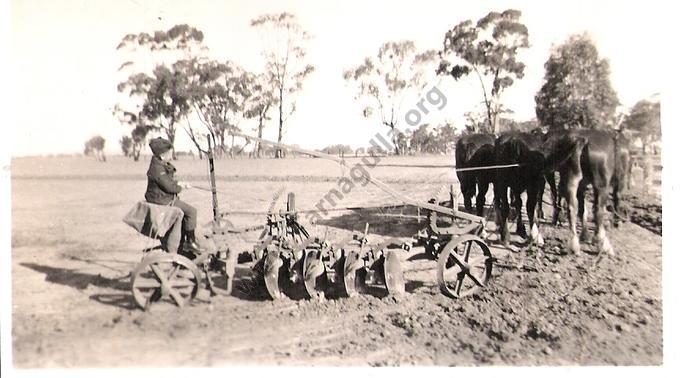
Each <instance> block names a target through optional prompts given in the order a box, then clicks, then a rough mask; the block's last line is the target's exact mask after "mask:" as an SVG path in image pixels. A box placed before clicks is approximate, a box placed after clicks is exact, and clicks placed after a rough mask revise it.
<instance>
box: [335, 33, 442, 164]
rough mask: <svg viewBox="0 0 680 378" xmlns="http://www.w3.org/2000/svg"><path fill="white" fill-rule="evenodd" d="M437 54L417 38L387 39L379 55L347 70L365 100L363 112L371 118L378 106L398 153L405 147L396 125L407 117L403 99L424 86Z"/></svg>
mask: <svg viewBox="0 0 680 378" xmlns="http://www.w3.org/2000/svg"><path fill="white" fill-rule="evenodd" d="M435 54H436V52H435V51H434V50H429V51H425V52H422V53H420V52H418V51H417V50H416V46H415V43H414V42H413V41H397V42H386V43H384V44H383V45H382V46H380V48H379V49H378V53H377V55H376V56H375V57H367V58H365V59H364V61H363V63H361V64H359V65H358V66H356V67H353V68H350V69H348V70H346V71H345V72H344V73H343V78H344V79H345V80H346V81H347V82H348V83H350V84H354V86H355V90H356V95H355V99H356V100H359V101H362V102H363V106H364V108H363V110H362V114H363V116H364V117H365V118H371V117H372V116H373V114H374V112H375V110H377V111H378V113H379V121H380V122H381V124H382V125H384V126H387V127H388V128H389V129H390V134H391V137H392V144H394V147H395V154H397V155H399V154H400V153H401V151H400V148H399V147H400V146H399V141H398V133H397V132H396V131H397V130H396V127H397V126H398V124H399V120H400V119H406V114H405V113H404V114H402V113H401V104H402V101H403V100H404V97H405V96H407V95H409V94H414V93H416V94H417V93H419V92H420V91H421V90H422V89H423V87H424V85H425V84H426V79H427V77H426V73H427V72H428V71H429V69H431V67H430V64H431V63H433V61H434V58H435ZM407 122H408V119H407ZM409 124H410V123H409ZM416 124H417V122H416V123H414V124H412V125H411V126H416Z"/></svg>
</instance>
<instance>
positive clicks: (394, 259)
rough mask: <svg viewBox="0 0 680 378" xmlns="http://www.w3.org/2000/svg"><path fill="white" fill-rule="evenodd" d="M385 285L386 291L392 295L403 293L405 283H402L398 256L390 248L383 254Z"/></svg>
mask: <svg viewBox="0 0 680 378" xmlns="http://www.w3.org/2000/svg"><path fill="white" fill-rule="evenodd" d="M384 259H385V262H384V265H383V269H384V273H385V287H386V288H387V292H388V293H390V294H392V295H404V292H405V291H406V285H405V283H404V272H403V270H402V269H401V263H400V262H399V256H397V253H396V252H395V251H392V250H388V251H387V252H385V255H384Z"/></svg>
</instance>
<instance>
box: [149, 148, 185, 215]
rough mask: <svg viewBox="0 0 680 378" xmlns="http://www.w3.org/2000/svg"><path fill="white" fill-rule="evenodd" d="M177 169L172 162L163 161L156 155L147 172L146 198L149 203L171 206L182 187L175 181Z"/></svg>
mask: <svg viewBox="0 0 680 378" xmlns="http://www.w3.org/2000/svg"><path fill="white" fill-rule="evenodd" d="M175 171H177V169H176V168H175V167H174V166H173V165H172V164H170V162H166V161H163V160H161V159H159V158H158V157H157V156H155V155H154V157H153V158H151V164H149V171H148V172H146V176H147V178H148V184H147V186H146V193H145V194H144V198H146V201H147V202H151V203H155V204H158V205H169V204H170V203H171V202H172V200H173V199H174V198H175V196H176V195H177V194H179V192H181V191H182V187H181V186H179V185H178V184H177V181H175Z"/></svg>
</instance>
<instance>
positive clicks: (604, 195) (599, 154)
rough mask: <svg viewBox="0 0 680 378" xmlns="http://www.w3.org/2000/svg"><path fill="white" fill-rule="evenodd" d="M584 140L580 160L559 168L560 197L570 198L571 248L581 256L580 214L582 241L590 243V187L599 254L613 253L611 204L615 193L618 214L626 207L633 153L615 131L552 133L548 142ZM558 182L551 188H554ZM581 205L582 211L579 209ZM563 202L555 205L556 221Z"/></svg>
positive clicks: (614, 199)
mask: <svg viewBox="0 0 680 378" xmlns="http://www.w3.org/2000/svg"><path fill="white" fill-rule="evenodd" d="M575 138H581V139H583V140H585V141H586V143H585V146H584V147H583V150H582V151H581V153H580V154H579V156H578V160H573V161H571V163H570V164H566V165H563V166H562V167H560V168H559V174H560V184H559V195H560V197H562V196H563V197H565V198H566V199H567V207H568V213H569V227H570V232H571V237H570V240H569V243H568V249H569V250H571V251H573V252H574V253H577V254H578V253H580V243H579V238H578V236H577V232H576V215H577V214H578V216H579V218H580V219H581V225H582V231H581V238H580V239H581V241H586V242H587V241H590V237H589V233H588V227H587V213H586V211H585V210H586V209H585V192H586V189H587V187H588V185H591V186H592V187H593V195H594V199H593V213H594V215H595V225H596V234H595V237H596V239H595V241H596V243H597V247H598V251H599V252H606V253H609V254H613V253H614V250H613V248H612V246H611V243H610V242H609V239H608V238H607V236H606V232H605V224H606V221H607V210H606V208H607V201H608V199H609V193H610V192H612V200H613V208H614V211H616V212H620V211H622V210H623V208H624V206H623V204H622V203H621V197H622V194H623V192H624V190H625V189H626V186H627V184H628V180H629V176H630V152H629V143H628V140H627V139H626V138H625V137H623V136H622V135H620V133H618V132H614V131H604V130H591V129H575V130H559V131H552V132H550V133H549V135H548V138H547V139H548V140H553V141H556V140H562V141H567V142H568V141H569V140H573V139H575ZM554 185H555V184H554V182H553V183H551V186H554ZM577 206H578V209H577ZM559 210H560V207H559V199H558V200H556V201H555V203H554V212H553V222H556V220H557V219H558V216H559Z"/></svg>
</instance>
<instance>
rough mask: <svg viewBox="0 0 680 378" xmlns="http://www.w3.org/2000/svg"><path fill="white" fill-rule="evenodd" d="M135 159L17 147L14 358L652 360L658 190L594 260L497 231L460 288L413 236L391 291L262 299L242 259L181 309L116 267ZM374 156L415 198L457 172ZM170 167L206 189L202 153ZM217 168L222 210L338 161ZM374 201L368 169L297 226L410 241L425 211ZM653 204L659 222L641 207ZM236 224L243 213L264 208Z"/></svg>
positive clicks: (329, 180)
mask: <svg viewBox="0 0 680 378" xmlns="http://www.w3.org/2000/svg"><path fill="white" fill-rule="evenodd" d="M350 162H352V161H350ZM147 164H148V162H146V161H140V162H137V163H134V162H132V161H129V160H124V159H122V158H113V159H110V161H109V162H107V163H104V164H102V163H96V162H94V161H92V160H87V159H83V158H40V159H39V158H23V159H14V160H13V161H12V286H13V287H12V294H13V295H12V305H13V309H12V310H13V326H12V328H13V329H12V336H13V348H14V354H13V356H14V361H13V362H14V365H15V367H17V368H74V367H78V368H90V367H168V366H225V365H262V364H266V365H304V366H307V365H333V366H337V365H358V366H366V365H370V366H384V365H421V366H422V365H445V366H448V365H455V366H460V365H659V364H661V363H662V361H663V353H662V350H663V344H662V287H661V273H662V266H661V244H662V237H661V235H660V233H661V228H660V225H661V206H660V205H661V203H660V201H659V200H656V199H653V198H651V199H649V198H648V199H646V200H644V201H640V200H639V198H638V200H637V202H636V204H635V206H634V207H635V209H634V212H635V211H637V213H634V214H639V217H638V218H640V217H643V218H644V222H647V223H649V224H652V225H654V224H656V223H658V232H656V231H655V230H656V229H655V228H654V227H651V228H652V231H650V230H648V228H650V227H648V225H647V224H643V223H644V222H637V223H641V224H643V226H645V227H647V228H643V227H641V226H640V225H638V224H636V223H633V222H628V223H625V224H623V225H622V226H620V227H619V228H613V229H612V230H611V231H610V238H611V240H612V243H613V245H614V248H615V250H616V255H615V256H613V257H604V258H601V259H600V256H597V255H596V254H595V252H594V251H593V250H592V246H590V245H584V249H585V253H584V254H582V255H581V256H579V257H576V256H574V255H571V254H563V253H562V248H563V245H564V240H565V238H566V236H567V230H566V228H565V227H560V228H555V227H552V226H551V225H548V224H543V225H541V228H542V230H543V233H544V237H545V238H546V246H545V247H544V249H543V252H544V254H545V257H544V258H542V259H536V258H535V252H532V251H524V252H508V251H506V250H504V249H502V248H501V247H500V246H499V245H496V244H494V242H493V240H495V235H494V233H493V232H492V236H491V241H490V243H491V244H492V247H493V248H492V252H493V253H494V255H495V257H497V259H498V263H497V264H496V266H495V267H494V270H493V278H492V281H491V283H490V286H489V287H488V288H486V289H485V290H483V291H482V292H481V293H480V294H479V295H477V296H473V297H467V298H464V299H460V300H452V299H449V298H447V297H445V296H443V295H442V294H440V293H439V289H438V288H437V285H436V278H435V262H433V261H426V260H417V261H408V260H407V259H408V258H409V257H411V256H413V255H415V254H418V253H419V252H422V249H419V248H414V249H412V250H411V251H410V252H409V253H404V256H403V259H402V266H403V267H404V269H405V271H406V272H405V277H406V280H407V284H406V288H407V294H406V295H405V296H404V297H392V296H383V295H380V294H379V293H378V294H376V295H362V296H359V297H355V298H340V299H337V300H326V301H323V302H318V301H311V300H300V301H293V300H288V299H286V300H281V301H276V302H274V301H269V300H263V299H258V298H254V297H252V296H249V295H247V294H246V293H243V292H241V291H239V290H238V288H239V285H238V283H239V282H246V281H247V280H248V272H249V270H248V266H246V265H241V266H239V268H238V276H237V290H235V293H234V296H231V297H212V298H211V297H210V296H209V295H208V293H207V292H205V291H203V292H201V293H199V296H198V298H197V300H195V301H194V302H192V305H191V306H189V307H188V308H185V309H183V310H180V309H178V308H175V307H172V306H169V305H168V306H158V307H154V308H153V309H152V311H151V312H148V313H145V312H143V311H141V310H139V309H137V308H136V307H135V305H134V302H133V299H132V296H131V294H130V291H129V278H128V277H127V275H128V273H129V272H130V271H131V270H132V269H134V267H135V265H136V264H137V263H139V261H140V258H141V249H142V248H144V247H145V246H148V245H149V242H150V241H149V239H146V238H145V237H143V236H141V235H138V234H137V233H136V232H135V231H134V230H133V229H131V228H130V227H128V226H127V225H125V224H124V223H123V222H122V221H121V219H122V218H123V216H124V215H125V213H126V212H127V211H128V209H129V208H130V207H131V206H132V205H133V204H134V203H135V202H136V201H138V200H140V199H142V197H143V193H144V189H145V186H146V180H145V176H144V175H145V172H146V169H147ZM381 164H382V165H383V166H380V167H376V168H374V169H373V170H371V171H370V173H371V175H373V176H374V177H377V178H379V179H382V180H384V181H386V182H388V183H389V184H390V186H391V187H392V188H394V189H395V190H398V191H399V192H401V193H404V194H407V195H409V196H411V197H413V198H415V199H418V200H427V199H428V198H430V197H432V196H434V195H435V194H436V193H437V192H439V191H440V189H441V188H442V187H446V186H447V185H449V184H451V183H452V182H453V181H454V180H455V179H454V177H455V175H454V173H453V170H452V169H451V168H429V169H428V168H424V166H428V165H452V164H453V159H452V158H451V157H443V156H442V157H423V158H389V159H387V158H386V159H383V160H382V162H381ZM176 165H177V167H178V171H179V172H178V173H179V175H180V178H183V179H184V180H185V181H189V182H190V183H192V184H194V185H199V186H201V185H203V186H208V183H207V180H206V179H205V178H206V175H207V174H206V168H205V162H204V161H200V160H182V161H179V162H178V163H177V164H176ZM217 165H218V166H217V175H218V183H217V185H218V189H219V191H220V200H221V207H223V208H227V209H231V210H265V209H266V208H267V207H268V205H269V202H270V201H271V198H272V195H273V194H274V193H275V192H276V191H278V190H280V189H281V188H283V189H284V190H285V191H292V192H295V193H296V195H297V202H298V204H297V206H298V208H303V209H309V208H313V207H314V206H315V205H316V203H317V202H318V201H319V199H320V198H322V197H323V195H324V194H325V193H326V192H327V191H328V190H329V189H331V188H333V187H334V186H335V185H336V180H337V178H338V177H339V176H340V175H342V174H343V171H342V170H341V169H340V168H339V167H338V166H337V165H335V164H334V163H332V162H327V161H322V160H319V159H307V158H299V159H294V160H293V159H287V160H283V161H279V160H260V161H254V160H220V161H218V162H217ZM409 166H411V167H409ZM413 166H420V167H413ZM344 174H348V172H344ZM182 198H183V199H184V200H185V201H187V202H190V203H192V204H194V205H195V206H196V207H197V208H198V209H199V218H201V221H199V223H207V222H209V220H210V216H211V215H210V214H211V210H210V209H211V202H210V195H209V194H208V193H206V192H202V191H199V190H193V191H187V192H186V193H183V195H182ZM650 202H654V203H650ZM385 204H397V201H396V200H394V199H392V198H390V197H389V196H388V195H387V194H385V193H384V192H382V191H380V190H379V189H377V188H374V187H372V186H370V184H369V185H367V186H365V187H364V186H361V185H359V186H357V187H356V188H355V189H354V190H353V191H352V192H351V193H350V194H349V195H348V196H347V197H346V198H344V199H343V200H342V201H340V203H338V204H337V206H363V207H368V209H365V210H360V211H346V212H339V213H333V214H332V215H331V216H329V217H328V218H327V219H325V220H323V221H321V222H319V224H317V225H314V226H312V225H308V229H310V230H311V232H312V233H313V234H322V233H324V232H326V230H328V233H329V236H330V238H331V239H333V238H338V239H339V238H342V237H345V236H347V235H349V234H350V233H351V232H352V230H359V229H362V228H363V226H364V224H365V223H366V222H368V223H370V224H371V231H372V233H373V236H372V237H373V238H376V239H380V238H386V237H394V236H396V237H403V238H408V237H410V236H412V235H414V234H415V233H416V232H417V231H418V230H419V229H420V228H423V227H424V226H425V223H424V220H420V221H418V220H417V218H416V217H413V216H411V217H407V218H400V217H398V216H397V215H401V214H408V215H415V214H416V210H415V209H413V208H410V207H383V205H385ZM280 206H283V203H282V202H280V203H279V207H280ZM548 214H549V211H548ZM654 214H656V218H655V219H656V221H655V220H654V219H652V220H651V221H650V220H649V219H648V218H649V217H653V216H654ZM636 219H637V218H635V216H633V220H634V221H636ZM231 221H232V222H233V223H235V224H236V225H237V226H238V225H241V226H246V225H257V224H261V223H263V222H264V219H263V218H262V217H259V216H240V217H234V218H233V219H231ZM302 221H303V223H304V222H305V219H304V218H303V219H302ZM655 222H656V223H655ZM513 227H514V226H513ZM591 227H592V224H591ZM494 229H495V227H494V226H493V224H492V225H491V226H490V230H492V231H493V230H494ZM513 229H514V228H513ZM653 231H654V232H653ZM256 237H257V232H253V233H252V234H249V235H245V236H243V237H236V236H235V237H234V240H233V243H232V245H233V249H235V250H246V249H249V248H251V247H252V245H253V242H254V241H255V239H256ZM516 241H517V242H519V239H517V240H516Z"/></svg>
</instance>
